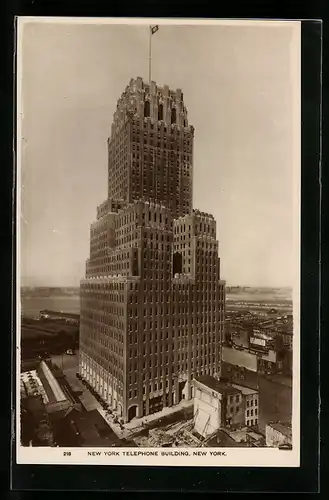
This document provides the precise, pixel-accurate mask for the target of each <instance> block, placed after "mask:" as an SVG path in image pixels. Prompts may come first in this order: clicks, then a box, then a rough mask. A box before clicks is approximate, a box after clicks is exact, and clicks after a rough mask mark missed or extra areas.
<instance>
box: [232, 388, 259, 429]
mask: <svg viewBox="0 0 329 500" xmlns="http://www.w3.org/2000/svg"><path fill="white" fill-rule="evenodd" d="M232 386H233V387H235V388H236V389H238V390H239V391H241V393H242V397H243V403H244V405H243V406H244V424H245V425H247V426H248V427H253V426H257V425H258V418H259V397H258V391H257V390H256V389H252V388H250V387H245V386H243V385H238V384H232Z"/></svg>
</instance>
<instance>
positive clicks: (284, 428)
mask: <svg viewBox="0 0 329 500" xmlns="http://www.w3.org/2000/svg"><path fill="white" fill-rule="evenodd" d="M267 425H269V426H270V427H272V429H275V430H276V431H278V432H280V433H281V434H283V435H284V436H286V437H288V438H291V436H292V431H291V424H289V423H286V422H269V423H268V424H267Z"/></svg>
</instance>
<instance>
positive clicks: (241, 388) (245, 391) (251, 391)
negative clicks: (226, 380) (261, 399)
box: [232, 384, 258, 396]
mask: <svg viewBox="0 0 329 500" xmlns="http://www.w3.org/2000/svg"><path fill="white" fill-rule="evenodd" d="M232 387H236V388H237V389H238V390H239V391H241V392H242V394H243V395H244V396H249V395H251V394H258V391H257V390H256V389H252V388H251V387H246V386H244V385H238V384H232Z"/></svg>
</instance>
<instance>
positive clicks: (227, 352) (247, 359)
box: [222, 347, 257, 372]
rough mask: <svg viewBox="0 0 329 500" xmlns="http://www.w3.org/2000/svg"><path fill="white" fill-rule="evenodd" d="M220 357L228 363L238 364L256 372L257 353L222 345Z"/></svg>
mask: <svg viewBox="0 0 329 500" xmlns="http://www.w3.org/2000/svg"><path fill="white" fill-rule="evenodd" d="M222 359H223V361H225V362H226V363H229V364H230V365H235V366H240V367H243V368H246V369H247V370H250V371H252V372H257V355H256V354H254V353H251V352H248V351H247V350H243V351H239V350H237V349H233V348H230V347H223V349H222Z"/></svg>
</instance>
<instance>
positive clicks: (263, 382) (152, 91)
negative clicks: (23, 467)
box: [15, 17, 301, 467]
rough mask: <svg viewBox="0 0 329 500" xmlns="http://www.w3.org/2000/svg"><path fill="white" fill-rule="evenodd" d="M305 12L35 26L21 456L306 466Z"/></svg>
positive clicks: (22, 140) (20, 49)
mask: <svg viewBox="0 0 329 500" xmlns="http://www.w3.org/2000/svg"><path fill="white" fill-rule="evenodd" d="M300 24H301V23H300V22H299V21H251V20H250V21H238V20H234V21H233V20H231V21H229V20H221V21H218V20H217V21H215V20H207V21H201V20H187V19H186V20H183V19H179V20H174V19H119V18H117V19H110V18H108V19H106V18H102V19H96V18H90V19H89V18H42V17H39V18H32V17H31V18H28V17H19V18H18V22H17V75H16V81H17V165H16V171H17V186H18V188H17V200H16V204H17V311H16V314H17V330H16V332H15V335H16V350H17V390H16V412H17V432H16V435H17V442H16V447H17V449H16V454H17V463H20V464H24V463H30V464H63V465H65V464H68V465H69V464H73V465H74V464H77V465H83V464H86V465H93V464H94V465H97V464H99V465H104V464H116V465H152V466H157V465H159V466H161V465H170V466H216V467H218V466H256V467H264V466H269V467H271V466H280V467H298V466H299V455H300V426H299V420H300V406H299V405H300V402H299V401H300V386H299V380H300V373H299V371H300V324H299V318H300V311H299V307H300V170H301V159H300V148H301V115H300V107H301V88H300V87H301V83H300V79H301V76H300V45H301V42H300Z"/></svg>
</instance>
